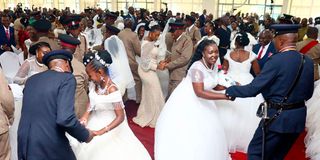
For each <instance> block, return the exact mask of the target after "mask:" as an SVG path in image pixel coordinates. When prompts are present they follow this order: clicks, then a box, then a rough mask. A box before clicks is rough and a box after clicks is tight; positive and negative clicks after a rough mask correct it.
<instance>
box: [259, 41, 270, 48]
mask: <svg viewBox="0 0 320 160" xmlns="http://www.w3.org/2000/svg"><path fill="white" fill-rule="evenodd" d="M270 43H271V41H270V42H269V43H268V44H267V45H265V46H264V48H268V47H269V46H270ZM261 47H263V46H261Z"/></svg>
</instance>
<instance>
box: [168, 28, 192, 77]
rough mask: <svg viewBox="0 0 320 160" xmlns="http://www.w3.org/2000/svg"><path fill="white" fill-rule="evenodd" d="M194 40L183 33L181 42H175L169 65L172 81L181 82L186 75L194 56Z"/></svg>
mask: <svg viewBox="0 0 320 160" xmlns="http://www.w3.org/2000/svg"><path fill="white" fill-rule="evenodd" d="M192 49H193V45H192V40H191V38H190V37H189V36H187V35H186V34H185V33H183V34H182V35H181V37H180V39H179V40H177V41H175V42H173V45H172V48H171V53H172V54H171V55H170V59H171V61H170V62H169V63H168V67H167V68H168V70H169V73H170V80H176V81H181V80H182V79H183V77H184V76H185V75H186V70H187V65H188V62H189V61H190V58H191V56H192Z"/></svg>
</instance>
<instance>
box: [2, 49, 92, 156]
mask: <svg viewBox="0 0 320 160" xmlns="http://www.w3.org/2000/svg"><path fill="white" fill-rule="evenodd" d="M53 59H64V60H67V61H70V60H71V59H72V55H71V53H69V52H68V51H65V50H55V51H51V52H49V53H47V54H45V55H44V57H43V58H42V62H43V63H44V64H45V65H47V66H48V64H49V62H50V61H51V60H53ZM75 87H76V82H75V79H74V76H73V75H72V74H70V73H66V72H57V71H54V70H47V71H45V72H41V73H38V74H35V75H34V76H31V77H30V78H28V80H27V82H26V85H25V87H24V95H23V104H22V111H21V119H20V122H19V128H18V159H19V160H22V159H23V160H26V159H68V160H76V157H75V155H74V153H73V151H72V149H71V146H70V144H69V141H68V139H67V137H66V132H67V133H68V134H70V135H71V136H72V137H74V138H76V139H77V140H78V141H80V142H84V141H87V140H88V138H89V131H88V130H87V129H86V128H85V127H84V126H83V125H81V124H80V122H79V121H78V119H77V118H76V116H75V113H74V94H75ZM1 149H2V148H1Z"/></svg>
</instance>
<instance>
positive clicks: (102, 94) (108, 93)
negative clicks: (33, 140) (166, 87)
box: [73, 51, 151, 160]
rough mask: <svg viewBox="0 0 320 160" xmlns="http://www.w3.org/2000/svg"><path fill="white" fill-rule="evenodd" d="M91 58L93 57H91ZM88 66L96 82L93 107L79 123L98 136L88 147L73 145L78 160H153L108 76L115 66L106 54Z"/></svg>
mask: <svg viewBox="0 0 320 160" xmlns="http://www.w3.org/2000/svg"><path fill="white" fill-rule="evenodd" d="M89 57H92V56H89ZM90 59H91V60H89V63H87V62H88V61H87V60H85V61H84V62H86V72H87V73H88V76H89V78H90V79H91V80H92V81H93V82H94V84H92V85H91V86H89V90H90V93H89V98H90V105H88V110H87V112H86V113H85V114H84V115H83V117H82V118H81V119H80V122H81V123H82V124H84V125H86V127H87V128H90V129H91V130H95V134H96V135H98V136H96V137H95V139H94V140H92V141H91V142H90V143H88V144H84V143H82V144H79V145H73V149H74V152H75V155H76V157H77V159H78V160H89V159H90V160H91V159H93V160H105V159H108V160H129V159H130V160H151V157H150V155H149V153H148V152H147V150H146V149H145V148H144V146H143V145H142V144H141V142H140V141H139V140H138V139H137V138H136V137H135V135H134V134H133V132H132V131H131V129H130V128H129V126H128V123H127V119H126V115H125V112H124V104H123V102H122V96H121V92H120V90H118V88H117V86H116V85H115V84H114V83H113V82H112V80H111V79H110V77H109V75H108V66H110V64H111V63H112V58H111V55H110V54H109V53H108V52H107V51H100V52H98V53H96V54H95V56H94V57H92V58H90Z"/></svg>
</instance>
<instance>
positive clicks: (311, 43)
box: [297, 27, 320, 81]
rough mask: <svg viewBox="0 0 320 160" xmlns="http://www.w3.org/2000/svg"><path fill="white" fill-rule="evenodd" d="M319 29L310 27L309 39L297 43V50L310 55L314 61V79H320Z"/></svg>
mask: <svg viewBox="0 0 320 160" xmlns="http://www.w3.org/2000/svg"><path fill="white" fill-rule="evenodd" d="M318 32H319V31H318V29H317V28H315V27H308V31H307V37H308V38H307V39H305V40H303V41H301V42H298V43H297V50H298V51H300V52H301V53H302V54H305V55H307V56H309V57H310V58H311V59H312V60H313V63H314V81H316V80H318V79H319V68H318V66H319V63H320V43H319V42H318V41H317V38H318Z"/></svg>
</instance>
